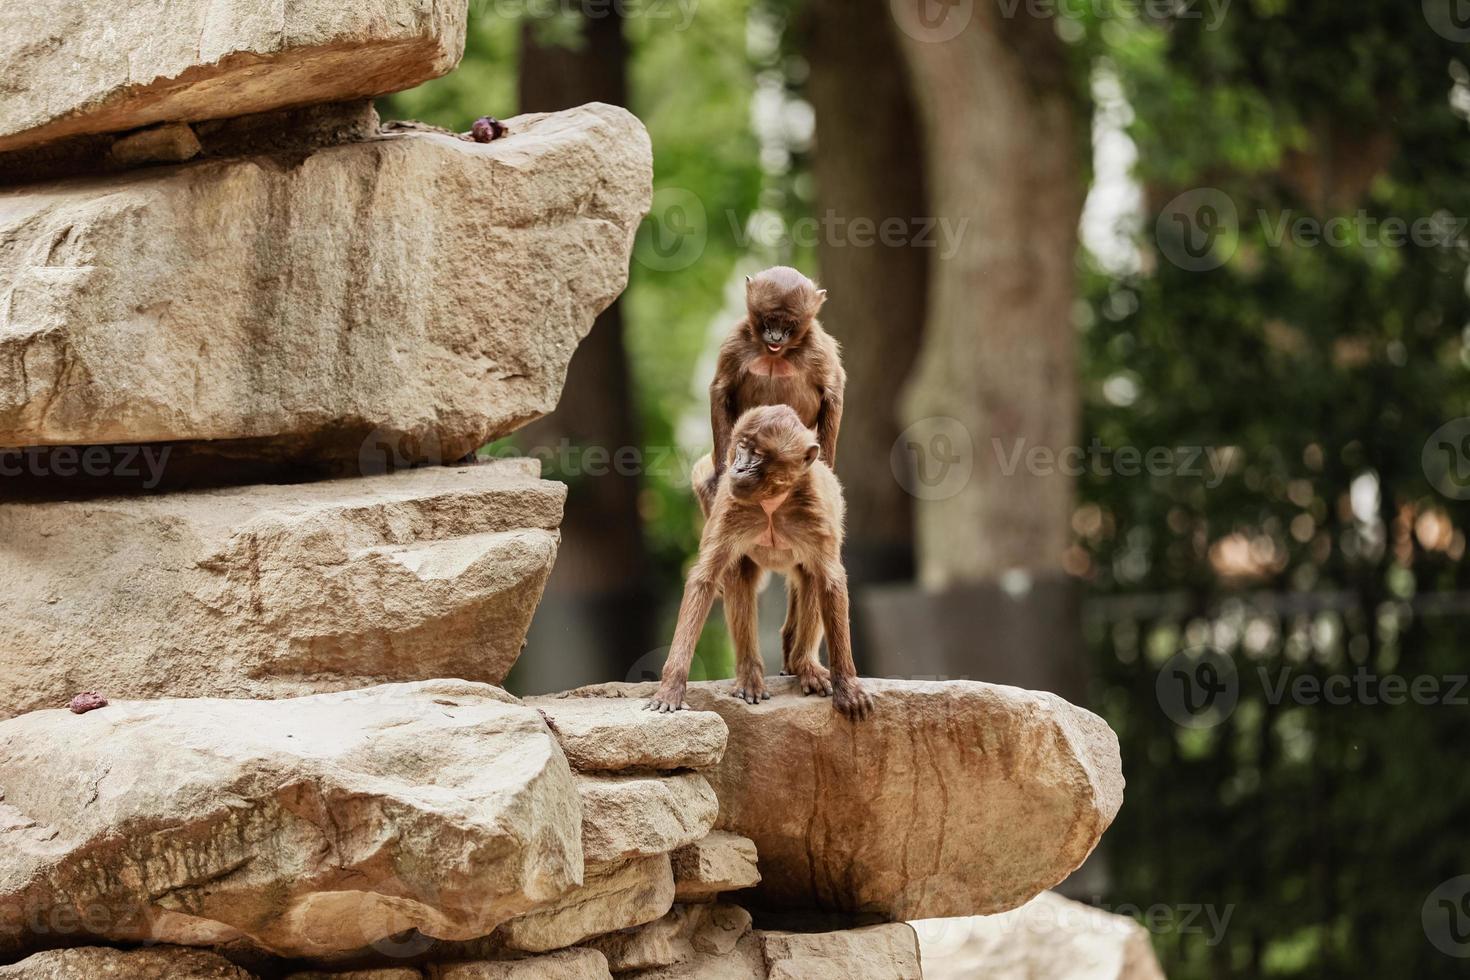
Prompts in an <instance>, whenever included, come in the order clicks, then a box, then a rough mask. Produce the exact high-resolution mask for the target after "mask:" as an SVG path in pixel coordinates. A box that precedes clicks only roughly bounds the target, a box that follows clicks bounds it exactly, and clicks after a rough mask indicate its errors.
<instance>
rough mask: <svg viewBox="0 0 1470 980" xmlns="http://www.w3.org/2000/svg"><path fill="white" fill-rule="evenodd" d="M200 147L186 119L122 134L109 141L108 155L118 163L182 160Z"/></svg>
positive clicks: (131, 163) (197, 138)
mask: <svg viewBox="0 0 1470 980" xmlns="http://www.w3.org/2000/svg"><path fill="white" fill-rule="evenodd" d="M202 149H203V147H202V146H201V145H200V144H199V137H197V136H195V135H194V130H192V129H190V128H189V127H188V125H186V124H185V123H165V124H163V125H161V126H151V127H149V128H148V129H142V130H139V131H138V132H136V133H131V134H129V135H127V136H124V137H122V138H121V139H119V140H118V141H117V142H116V143H114V144H112V149H111V151H109V156H110V157H111V158H112V162H113V163H115V164H116V165H118V166H120V167H134V166H138V165H139V164H145V163H183V162H184V161H185V160H192V159H194V158H195V157H197V156H198V155H199V151H200V150H202Z"/></svg>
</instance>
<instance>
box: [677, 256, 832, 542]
mask: <svg viewBox="0 0 1470 980" xmlns="http://www.w3.org/2000/svg"><path fill="white" fill-rule="evenodd" d="M826 299H827V291H826V290H825V289H818V288H817V285H816V283H814V282H812V281H811V280H810V279H808V278H807V277H806V276H804V275H802V274H801V273H800V272H797V271H796V270H795V269H792V268H790V267H789V266H784V265H778V266H775V267H773V268H770V269H767V270H766V271H764V272H762V273H759V274H758V275H755V276H747V277H746V280H745V307H746V313H745V318H744V319H742V320H741V321H740V322H739V323H737V324H736V325H735V327H734V328H733V329H732V330H731V331H730V335H729V336H728V337H726V338H725V342H724V343H723V344H721V345H720V356H719V361H718V363H717V364H716V366H715V379H714V381H712V382H711V383H710V386H709V411H710V425H711V428H713V430H714V442H715V448H714V455H713V458H714V464H715V465H714V469H713V471H712V472H710V473H709V474H708V475H707V476H706V477H705V478H704V479H700V480H696V481H695V484H694V486H695V491H696V493H697V494H698V495H699V498H700V505H701V507H702V508H703V509H704V510H705V511H706V513H707V512H708V511H709V509H710V508H709V503H710V501H711V500H712V499H713V498H714V495H715V490H716V487H718V485H719V481H720V476H721V474H723V473H724V471H725V465H726V456H727V454H728V453H729V449H730V434H731V431H732V430H733V429H734V427H735V420H736V419H738V418H740V416H741V414H742V413H744V412H745V411H746V410H747V409H751V408H755V407H756V406H758V405H789V406H791V408H792V409H794V410H795V411H796V415H797V417H798V418H799V419H801V424H802V425H804V426H806V427H807V428H808V429H815V430H816V433H817V445H818V446H819V447H820V452H821V459H822V462H824V463H826V464H827V465H828V466H829V467H831V466H835V465H836V463H837V430H838V428H840V427H841V425H842V393H843V389H844V388H845V387H846V385H847V375H846V373H845V372H844V371H843V370H842V352H841V349H840V348H839V347H838V344H837V341H836V340H834V339H832V335H831V334H829V333H827V331H825V330H823V329H822V325H821V324H820V323H819V322H817V313H818V312H819V311H820V310H821V308H822V304H823V303H824V302H825V301H826Z"/></svg>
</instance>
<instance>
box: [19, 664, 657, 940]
mask: <svg viewBox="0 0 1470 980" xmlns="http://www.w3.org/2000/svg"><path fill="white" fill-rule="evenodd" d="M0 790H3V794H4V796H3V800H0V956H3V955H8V954H13V953H17V952H24V951H25V950H26V949H27V948H28V947H31V946H34V945H39V944H43V943H44V944H47V945H49V944H52V943H53V942H54V941H55V940H56V939H57V938H58V933H63V934H64V936H62V937H61V938H64V939H65V940H66V941H68V942H79V941H82V940H84V939H88V938H93V937H95V938H100V939H106V940H114V941H121V942H136V941H145V940H155V941H162V942H170V943H179V944H182V945H195V946H200V945H216V944H224V943H240V944H242V945H254V946H256V947H259V948H262V949H264V950H265V951H268V952H272V953H276V954H279V955H283V956H305V957H321V956H327V955H331V954H335V953H339V952H346V951H351V950H357V949H360V948H362V947H364V946H366V945H368V944H370V943H373V942H375V941H376V940H379V939H382V938H383V937H387V936H391V935H396V934H398V933H402V932H405V931H407V930H410V929H418V930H420V931H422V932H423V933H426V934H428V935H431V936H436V937H440V938H444V939H471V938H473V937H476V936H483V935H485V934H487V933H489V932H490V931H491V930H493V929H494V928H495V927H496V926H497V925H499V924H500V923H501V922H503V921H505V920H507V919H509V918H511V917H513V916H515V915H517V914H520V913H523V912H525V911H526V910H528V909H531V908H535V907H538V906H540V905H542V904H544V903H548V902H552V901H555V900H556V899H557V898H558V897H559V896H561V895H563V894H564V893H566V892H568V891H570V890H572V889H574V888H575V887H576V886H578V885H580V884H581V881H582V874H583V861H582V846H581V826H580V823H581V820H580V812H579V809H580V808H579V804H578V801H577V796H576V787H575V785H574V783H573V777H572V774H571V770H570V769H569V768H568V766H567V764H566V758H565V756H563V755H562V752H561V749H560V748H559V747H558V746H557V744H556V740H555V739H554V738H553V737H552V736H551V733H550V732H549V731H548V730H547V729H546V726H545V724H544V723H543V722H542V720H541V716H540V715H538V714H537V713H536V712H535V711H534V710H533V709H531V708H527V707H524V706H523V705H521V704H519V703H517V702H515V700H514V699H513V698H511V697H510V696H509V695H507V694H505V693H504V692H502V691H500V690H499V689H498V688H493V687H490V686H489V685H483V684H470V683H467V682H462V681H431V682H423V683H415V684H398V685H384V686H381V687H375V688H368V689H365V690H360V691H351V692H345V693H336V694H322V695H316V696H314V697H305V698H296V699H286V700H279V701H244V700H216V699H206V698H199V699H187V700H183V699H181V700H159V701H114V702H112V704H110V705H109V706H108V707H106V708H102V709H100V710H97V711H92V712H89V713H87V714H84V715H74V714H71V713H70V712H67V711H62V710H53V711H38V712H34V713H32V714H28V715H25V716H22V717H20V718H15V719H11V720H9V721H5V722H0ZM663 861H664V874H665V876H667V873H668V872H667V858H665V859H663ZM667 891H668V892H669V894H670V898H672V893H673V882H672V880H670V881H669V882H668V886H667ZM659 914H662V911H660V913H659ZM578 938H580V937H578ZM561 945H565V944H561Z"/></svg>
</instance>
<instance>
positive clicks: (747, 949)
mask: <svg viewBox="0 0 1470 980" xmlns="http://www.w3.org/2000/svg"><path fill="white" fill-rule="evenodd" d="M619 980H766V960H765V956H764V955H762V953H761V944H760V939H759V938H757V936H756V934H755V933H753V932H748V933H746V934H745V935H744V936H742V937H741V938H740V939H739V940H738V941H737V942H736V943H735V948H734V949H732V950H730V951H729V952H728V953H703V952H697V953H696V954H695V956H694V958H693V959H690V960H686V961H684V962H682V963H676V964H674V965H672V966H659V967H654V968H653V969H651V970H636V971H633V972H630V973H624V974H620V976H619ZM847 980H861V978H847Z"/></svg>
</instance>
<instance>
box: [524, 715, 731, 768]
mask: <svg viewBox="0 0 1470 980" xmlns="http://www.w3.org/2000/svg"><path fill="white" fill-rule="evenodd" d="M526 703H527V704H530V705H533V706H535V707H536V708H538V709H540V711H541V713H542V714H543V715H545V716H546V723H547V724H548V725H550V726H551V730H552V731H554V732H556V737H557V738H558V739H560V740H561V747H562V750H563V751H565V752H566V754H567V760H568V761H569V762H571V764H572V768H574V769H579V770H581V771H583V772H622V771H626V770H636V769H645V770H646V769H654V770H663V769H704V768H707V767H709V766H712V765H714V764H715V763H717V762H719V761H720V757H721V756H723V755H724V754H725V739H726V737H727V736H728V735H729V730H728V729H727V728H726V727H725V722H724V719H722V718H721V717H720V716H719V715H717V714H715V713H714V712H712V711H680V712H678V713H676V714H658V715H655V714H653V713H652V712H648V711H644V710H643V705H641V704H638V703H636V702H632V701H626V700H610V699H592V698H568V697H538V698H527V699H526Z"/></svg>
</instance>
